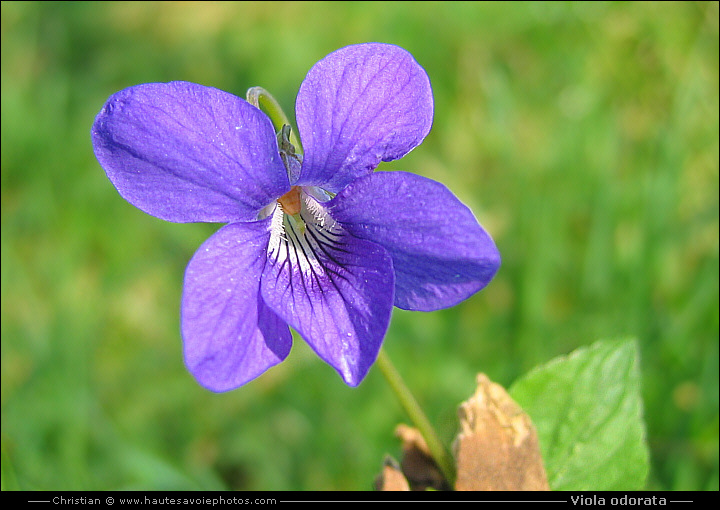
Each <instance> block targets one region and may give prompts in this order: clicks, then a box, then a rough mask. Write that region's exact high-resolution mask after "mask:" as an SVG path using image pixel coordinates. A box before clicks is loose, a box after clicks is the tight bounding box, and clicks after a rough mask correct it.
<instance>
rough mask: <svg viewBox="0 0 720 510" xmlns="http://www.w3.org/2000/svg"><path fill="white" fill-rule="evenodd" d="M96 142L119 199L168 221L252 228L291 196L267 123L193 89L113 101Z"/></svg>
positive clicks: (95, 130) (219, 95) (150, 91)
mask: <svg viewBox="0 0 720 510" xmlns="http://www.w3.org/2000/svg"><path fill="white" fill-rule="evenodd" d="M92 142H93V148H94V149H95V156H96V157H97V159H98V161H99V162H100V164H101V165H102V167H103V168H104V169H105V172H106V173H107V176H108V177H109V178H110V180H111V181H112V183H113V184H114V185H115V187H116V188H117V190H118V191H119V192H120V195H122V196H123V197H124V198H125V199H126V200H127V201H128V202H130V203H131V204H133V205H134V206H136V207H138V208H140V209H142V210H143V211H145V212H146V213H148V214H151V215H153V216H156V217H158V218H161V219H164V220H168V221H175V222H192V221H204V222H223V223H225V222H233V221H248V220H254V219H255V218H256V217H257V213H258V211H259V210H260V209H262V208H263V207H264V206H266V205H268V204H269V203H271V202H272V201H273V200H274V199H275V198H277V197H278V196H280V195H282V194H283V193H285V192H286V191H287V190H288V189H289V182H288V178H287V174H286V172H285V169H284V167H283V164H282V161H281V160H280V155H279V152H278V148H277V140H276V138H275V134H274V131H273V127H272V123H271V122H270V119H269V118H268V117H267V115H265V114H264V113H262V112H261V111H260V110H258V109H257V108H255V107H254V106H252V105H250V104H249V103H247V102H246V101H244V100H242V99H240V98H239V97H236V96H234V95H232V94H229V93H227V92H223V91H221V90H218V89H214V88H211V87H204V86H202V85H197V84H195V83H187V82H172V83H147V84H143V85H138V86H135V87H130V88H127V89H124V90H121V91H120V92H118V93H116V94H114V95H113V96H111V97H110V98H109V99H108V101H107V103H105V106H103V108H102V110H101V111H100V113H99V114H98V115H97V117H96V119H95V123H94V124H93V127H92Z"/></svg>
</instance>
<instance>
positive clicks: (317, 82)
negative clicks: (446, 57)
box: [295, 43, 433, 192]
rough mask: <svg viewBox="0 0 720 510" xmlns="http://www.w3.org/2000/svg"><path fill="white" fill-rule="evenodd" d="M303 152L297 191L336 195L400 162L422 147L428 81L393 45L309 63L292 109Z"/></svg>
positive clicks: (429, 109)
mask: <svg viewBox="0 0 720 510" xmlns="http://www.w3.org/2000/svg"><path fill="white" fill-rule="evenodd" d="M295 110H296V117H297V122H298V130H299V132H300V135H301V140H302V143H303V148H304V151H305V155H304V159H303V165H302V171H301V175H300V179H299V181H298V182H297V184H301V185H317V186H321V187H323V188H324V189H326V190H328V191H331V192H337V191H339V190H341V189H342V188H344V187H345V186H346V185H347V184H348V183H349V182H351V181H352V180H354V179H356V178H358V177H360V176H363V175H366V174H368V173H370V172H372V171H373V170H374V169H375V168H376V167H377V165H378V164H379V163H380V161H391V160H394V159H398V158H401V157H402V156H404V155H405V154H407V153H408V152H410V151H411V150H412V149H414V148H415V147H416V146H418V145H419V144H420V142H422V140H423V139H424V138H425V136H426V135H427V134H428V132H429V131H430V127H431V125H432V119H433V97H432V89H431V88H430V80H429V79H428V76H427V73H426V72H425V70H424V69H423V68H422V67H420V65H419V64H418V63H417V62H416V61H415V59H414V58H413V56H412V55H411V54H410V53H408V52H407V51H405V50H404V49H402V48H399V47H398V46H394V45H392V44H378V43H367V44H357V45H353V46H347V47H345V48H341V49H339V50H337V51H335V52H333V53H331V54H329V55H328V56H326V57H325V58H323V59H322V60H320V61H319V62H318V63H316V64H315V65H314V66H313V67H312V69H310V71H309V72H308V74H307V76H306V77H305V80H304V81H303V83H302V85H301V86H300V91H299V92H298V96H297V101H296V104H295Z"/></svg>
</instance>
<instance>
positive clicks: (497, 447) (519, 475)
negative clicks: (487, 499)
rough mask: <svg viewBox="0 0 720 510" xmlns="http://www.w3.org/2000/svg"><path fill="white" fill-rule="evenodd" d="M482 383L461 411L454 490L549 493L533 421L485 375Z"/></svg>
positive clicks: (502, 389) (481, 378) (500, 387)
mask: <svg viewBox="0 0 720 510" xmlns="http://www.w3.org/2000/svg"><path fill="white" fill-rule="evenodd" d="M477 383H478V386H477V390H476V391H475V395H473V396H472V397H470V398H469V399H468V400H467V401H466V402H464V403H463V404H462V405H461V406H460V410H459V415H460V433H459V434H458V436H457V438H456V440H455V452H456V453H455V458H456V459H457V480H456V482H455V490H459V491H482V490H484V491H491V490H495V491H523V490H524V491H537V490H550V487H549V485H548V482H547V476H546V474H545V468H544V467H543V462H542V457H541V455H540V445H539V443H538V438H537V433H536V432H535V427H534V426H533V424H532V422H531V421H530V417H529V416H528V415H527V414H526V413H525V412H523V410H522V409H521V408H520V406H519V405H517V404H516V403H515V401H514V400H513V399H512V398H510V395H508V394H507V392H506V391H505V389H504V388H503V387H502V386H500V385H499V384H496V383H493V382H492V381H490V379H488V377H487V376H486V375H485V374H478V377H477Z"/></svg>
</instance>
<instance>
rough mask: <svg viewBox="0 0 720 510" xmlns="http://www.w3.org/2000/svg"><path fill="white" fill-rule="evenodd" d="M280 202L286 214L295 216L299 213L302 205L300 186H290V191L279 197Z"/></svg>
mask: <svg viewBox="0 0 720 510" xmlns="http://www.w3.org/2000/svg"><path fill="white" fill-rule="evenodd" d="M278 202H279V203H280V207H282V210H283V212H284V213H285V214H289V215H291V216H294V215H295V214H297V213H299V212H300V205H301V203H300V187H299V186H293V187H292V188H290V191H288V192H287V193H285V194H284V195H283V196H281V197H280V198H278Z"/></svg>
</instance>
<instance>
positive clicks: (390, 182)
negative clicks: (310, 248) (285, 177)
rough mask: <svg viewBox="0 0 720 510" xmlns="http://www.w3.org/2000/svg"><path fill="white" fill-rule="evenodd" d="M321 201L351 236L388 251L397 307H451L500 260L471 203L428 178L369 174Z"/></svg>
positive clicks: (490, 273)
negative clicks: (369, 241)
mask: <svg viewBox="0 0 720 510" xmlns="http://www.w3.org/2000/svg"><path fill="white" fill-rule="evenodd" d="M327 208H328V211H329V213H330V214H331V215H332V217H333V218H335V219H336V220H337V221H339V222H340V223H341V224H342V226H343V228H345V229H346V230H347V231H348V232H349V233H351V234H352V235H353V236H356V237H359V238H362V239H372V241H373V242H375V243H378V244H380V245H382V246H383V247H384V248H385V249H386V250H387V251H388V252H389V253H390V255H391V256H392V259H393V267H394V268H395V306H397V307H398V308H403V309H406V310H422V311H431V310H438V309H440V308H446V307H449V306H453V305H455V304H457V303H459V302H460V301H462V300H464V299H466V298H468V297H469V296H471V295H472V294H474V293H475V292H477V291H479V290H480V289H482V288H483V287H485V286H486V285H487V284H488V283H489V282H490V280H491V279H492V277H493V276H494V275H495V273H496V272H497V270H498V268H499V267H500V254H499V252H498V250H497V248H496V246H495V243H494V242H493V240H492V239H491V238H490V236H489V235H488V234H487V232H485V230H484V229H483V228H482V227H481V226H480V224H478V222H477V220H476V219H475V217H474V216H473V213H472V212H471V211H470V209H468V208H467V207H466V206H465V205H464V204H463V203H462V202H460V201H459V200H458V199H457V198H456V197H455V195H453V194H452V192H450V190H448V189H447V188H446V187H445V186H444V185H442V184H440V183H439V182H436V181H433V180H431V179H427V178H425V177H421V176H419V175H415V174H410V173H406V172H378V173H374V174H371V175H369V176H367V177H364V178H362V179H358V180H356V181H354V182H353V183H351V184H350V185H349V186H348V187H346V188H345V189H344V190H342V191H341V192H340V193H339V194H338V195H337V196H336V197H335V198H334V199H333V200H332V201H330V202H328V204H327Z"/></svg>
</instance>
